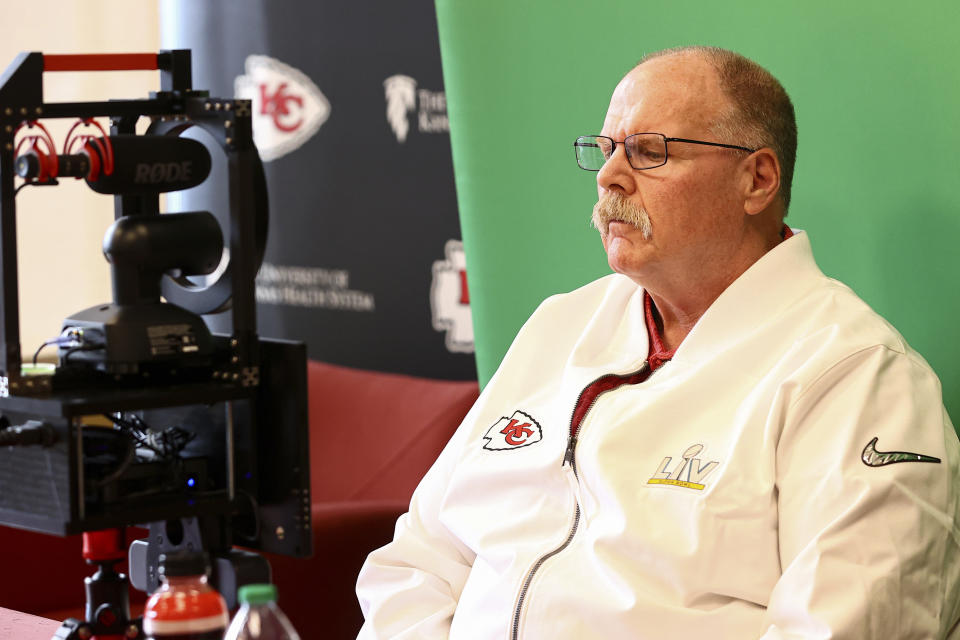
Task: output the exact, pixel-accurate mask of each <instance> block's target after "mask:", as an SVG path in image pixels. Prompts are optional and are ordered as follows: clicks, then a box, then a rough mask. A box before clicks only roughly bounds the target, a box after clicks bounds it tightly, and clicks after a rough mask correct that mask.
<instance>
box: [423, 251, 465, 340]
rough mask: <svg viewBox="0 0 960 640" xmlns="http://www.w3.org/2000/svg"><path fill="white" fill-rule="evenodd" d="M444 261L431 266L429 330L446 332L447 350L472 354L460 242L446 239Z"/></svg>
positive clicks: (463, 262)
mask: <svg viewBox="0 0 960 640" xmlns="http://www.w3.org/2000/svg"><path fill="white" fill-rule="evenodd" d="M444 253H445V254H446V260H437V261H435V262H434V263H433V283H432V284H431V285H430V310H431V312H432V314H433V328H434V329H436V330H437V331H446V332H447V335H446V345H447V350H448V351H452V352H454V353H473V319H472V318H471V317H470V293H469V291H468V290H467V258H466V256H465V255H464V253H463V243H462V242H460V241H459V240H447V244H446V245H445V246H444Z"/></svg>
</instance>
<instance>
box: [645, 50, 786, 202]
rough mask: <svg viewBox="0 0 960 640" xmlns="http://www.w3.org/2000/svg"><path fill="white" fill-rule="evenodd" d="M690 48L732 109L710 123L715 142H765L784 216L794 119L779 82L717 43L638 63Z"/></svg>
mask: <svg viewBox="0 0 960 640" xmlns="http://www.w3.org/2000/svg"><path fill="white" fill-rule="evenodd" d="M684 53H693V54H696V55H699V56H701V57H703V59H705V60H706V61H707V62H709V63H710V64H711V65H712V66H713V67H714V69H715V70H716V72H717V77H718V79H719V80H720V86H721V87H722V88H723V91H724V93H725V94H726V96H727V97H728V98H729V99H730V103H731V108H730V109H729V110H728V111H727V112H726V113H724V114H723V115H721V117H720V119H719V121H718V122H716V123H714V125H713V126H712V127H711V129H712V132H713V133H714V134H716V135H717V136H718V137H719V138H720V142H725V143H728V144H739V145H743V146H745V147H750V148H752V149H760V148H761V147H769V148H770V149H773V152H774V153H775V154H776V156H777V159H778V160H779V161H780V170H781V176H780V197H781V198H782V199H783V210H784V215H786V211H787V208H788V207H789V206H790V190H791V185H792V182H793V168H794V166H795V165H796V162H797V119H796V115H795V114H794V110H793V103H792V102H791V101H790V96H788V95H787V92H786V90H785V89H784V88H783V85H781V84H780V82H779V81H778V80H777V79H776V78H774V77H773V74H771V73H770V72H769V71H767V70H766V69H764V68H763V67H761V66H760V65H759V64H757V63H756V62H754V61H753V60H750V59H749V58H746V57H744V56H742V55H740V54H739V53H735V52H733V51H728V50H727V49H721V48H719V47H706V46H686V47H676V48H672V49H663V50H661V51H654V52H653V53H649V54H647V55H645V56H644V57H643V58H642V59H641V60H640V62H638V63H637V66H639V65H641V64H643V63H644V62H647V61H648V60H652V59H653V58H660V57H664V56H670V55H677V54H684Z"/></svg>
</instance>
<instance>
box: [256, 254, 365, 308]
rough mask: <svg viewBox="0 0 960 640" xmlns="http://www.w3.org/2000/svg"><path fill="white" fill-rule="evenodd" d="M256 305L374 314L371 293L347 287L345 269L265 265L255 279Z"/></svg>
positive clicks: (346, 272) (348, 278) (348, 281)
mask: <svg viewBox="0 0 960 640" xmlns="http://www.w3.org/2000/svg"><path fill="white" fill-rule="evenodd" d="M256 287H257V289H256V295H257V302H258V303H262V304H274V305H283V306H290V307H312V308H315V309H333V310H337V311H366V312H370V311H374V310H375V309H376V302H375V300H374V298H373V294H372V293H369V292H367V291H358V290H356V289H351V288H350V272H349V271H347V270H346V269H323V268H320V267H296V266H290V265H280V264H271V263H269V262H264V263H263V264H262V265H261V266H260V272H259V273H257V280H256Z"/></svg>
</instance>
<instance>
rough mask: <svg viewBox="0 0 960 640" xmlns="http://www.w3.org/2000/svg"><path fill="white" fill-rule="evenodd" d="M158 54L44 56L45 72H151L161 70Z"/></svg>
mask: <svg viewBox="0 0 960 640" xmlns="http://www.w3.org/2000/svg"><path fill="white" fill-rule="evenodd" d="M159 68H160V66H159V63H158V61H157V54H156V53H83V54H44V56H43V70H44V71H150V70H152V69H159Z"/></svg>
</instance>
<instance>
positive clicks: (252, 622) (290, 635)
mask: <svg viewBox="0 0 960 640" xmlns="http://www.w3.org/2000/svg"><path fill="white" fill-rule="evenodd" d="M237 599H238V600H239V601H240V610H239V611H237V613H236V615H235V616H233V621H231V622H230V626H229V627H228V628H227V633H226V635H225V636H224V637H223V640H300V636H299V635H297V632H296V630H295V629H294V628H293V625H292V624H290V620H288V619H287V616H286V615H284V613H283V611H281V610H280V607H278V606H277V587H276V586H274V585H272V584H248V585H246V586H243V587H240V590H239V591H238V592H237Z"/></svg>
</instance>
